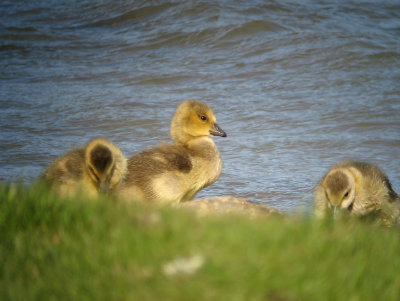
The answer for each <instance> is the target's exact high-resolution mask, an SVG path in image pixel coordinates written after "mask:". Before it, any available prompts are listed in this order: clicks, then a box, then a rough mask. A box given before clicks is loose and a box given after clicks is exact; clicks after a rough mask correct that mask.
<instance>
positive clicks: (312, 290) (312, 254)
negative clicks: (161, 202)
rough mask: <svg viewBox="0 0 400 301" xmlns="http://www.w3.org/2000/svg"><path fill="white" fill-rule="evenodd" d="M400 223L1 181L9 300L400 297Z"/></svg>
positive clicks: (2, 293) (1, 287) (0, 291)
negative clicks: (212, 208)
mask: <svg viewBox="0 0 400 301" xmlns="http://www.w3.org/2000/svg"><path fill="white" fill-rule="evenodd" d="M399 254H400V241H399V231H398V229H396V228H383V227H378V226H374V225H372V224H368V223H359V222H355V221H350V222H337V223H332V222H331V221H324V222H319V221H315V220H312V219H306V218H296V217H292V218H288V219H265V220H262V219H258V220H250V219H247V218H246V217H239V216H212V217H207V218H197V217H196V216H195V215H193V214H191V213H190V212H184V211H179V210H173V209H171V208H157V207H152V206H145V205H142V204H123V203H116V202H114V201H112V200H110V199H105V198H102V199H99V200H97V201H83V200H79V199H74V200H60V199H57V198H56V197H55V196H54V195H53V194H51V193H49V192H46V191H44V190H43V189H40V188H38V187H31V188H22V187H15V186H10V185H3V186H0V299H1V300H229V301H235V300H238V301H239V300H271V301H292V300H352V301H357V300H363V301H365V300H400V275H399V270H400V256H399Z"/></svg>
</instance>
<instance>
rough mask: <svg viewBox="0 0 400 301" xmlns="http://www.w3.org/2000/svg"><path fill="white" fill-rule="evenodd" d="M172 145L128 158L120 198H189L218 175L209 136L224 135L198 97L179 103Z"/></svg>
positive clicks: (217, 159)
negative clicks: (125, 176) (126, 173)
mask: <svg viewBox="0 0 400 301" xmlns="http://www.w3.org/2000/svg"><path fill="white" fill-rule="evenodd" d="M170 134H171V138H172V140H173V141H174V143H173V144H165V145H160V146H157V147H154V148H151V149H148V150H145V151H143V152H141V153H139V154H137V155H135V156H133V157H132V158H130V159H129V160H128V175H127V178H126V180H125V181H124V183H122V185H121V186H120V188H119V189H118V191H117V195H118V196H119V197H120V198H123V199H127V200H142V201H154V202H166V203H179V202H184V201H187V200H190V199H192V198H193V196H194V195H195V194H196V193H197V192H198V191H199V190H201V189H202V188H204V187H206V186H208V185H210V184H212V183H214V182H215V181H216V180H217V179H218V177H219V175H220V174H221V169H222V161H221V157H220V154H219V152H218V149H217V147H216V145H215V143H214V141H213V139H212V138H211V137H212V136H221V137H226V134H225V132H224V131H223V130H222V129H221V128H220V127H219V126H218V125H217V123H216V117H215V115H214V113H213V111H212V110H211V108H210V107H209V106H208V105H206V104H205V103H203V102H201V101H198V100H186V101H184V102H182V103H181V104H180V105H179V106H178V108H177V110H176V113H175V115H174V117H173V119H172V121H171V126H170Z"/></svg>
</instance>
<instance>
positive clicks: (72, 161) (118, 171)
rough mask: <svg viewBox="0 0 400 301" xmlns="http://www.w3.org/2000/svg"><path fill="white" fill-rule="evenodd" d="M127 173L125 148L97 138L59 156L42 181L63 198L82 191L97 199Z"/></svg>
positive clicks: (116, 184) (119, 181) (115, 185)
mask: <svg viewBox="0 0 400 301" xmlns="http://www.w3.org/2000/svg"><path fill="white" fill-rule="evenodd" d="M126 173H127V159H126V158H125V156H124V155H123V153H122V151H121V150H120V149H119V148H118V147H117V146H116V145H114V144H113V143H111V142H110V141H109V140H107V139H105V138H95V139H92V140H91V141H89V142H88V144H87V145H86V146H84V147H81V148H77V149H74V150H72V151H70V152H68V153H67V154H66V155H64V156H62V157H60V158H58V159H56V160H55V161H54V162H53V163H52V164H51V165H50V166H49V167H48V168H47V170H46V171H45V172H44V174H43V175H42V180H44V182H45V183H47V184H48V185H49V186H50V187H52V188H54V189H55V191H56V193H57V194H58V195H59V196H60V197H64V198H65V197H73V196H76V195H77V194H82V195H84V196H86V197H88V198H90V199H94V198H97V197H98V196H99V193H102V194H108V193H110V192H111V191H112V190H113V189H115V188H116V187H117V186H118V185H119V184H120V183H121V182H122V181H123V179H124V178H125V175H126Z"/></svg>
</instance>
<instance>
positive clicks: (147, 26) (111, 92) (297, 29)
mask: <svg viewBox="0 0 400 301" xmlns="http://www.w3.org/2000/svg"><path fill="white" fill-rule="evenodd" d="M0 16H1V18H0V116H1V120H0V128H1V131H0V181H1V182H12V181H16V180H23V181H24V182H27V183H30V182H31V181H32V180H33V179H35V177H37V176H38V175H39V174H40V173H41V172H42V171H43V169H44V168H45V166H46V165H47V164H49V163H50V162H51V161H52V160H53V159H54V158H56V157H57V156H59V155H61V154H63V153H65V152H66V151H68V150H69V149H71V148H73V147H76V146H79V145H82V144H85V143H86V142H87V141H88V140H89V139H90V138H92V137H95V136H106V137H108V138H110V139H111V140H112V141H113V142H115V143H116V144H117V145H119V146H120V147H121V148H122V150H123V151H124V153H125V154H126V155H127V156H131V155H134V154H135V153H137V152H139V151H140V150H142V149H144V148H146V147H150V146H152V145H155V144H157V143H159V142H162V141H167V140H168V139H169V136H168V133H169V130H168V127H169V122H170V120H171V117H172V115H173V113H174V111H175V108H176V106H177V104H178V103H180V102H181V101H182V100H184V99H188V98H195V99H201V100H203V101H205V102H207V103H208V104H209V105H210V106H211V107H212V108H213V110H214V112H215V113H216V115H217V118H218V123H219V124H220V126H221V127H222V128H223V129H224V130H225V131H226V132H227V133H228V137H227V138H219V137H217V138H215V141H216V143H217V145H218V147H219V150H220V153H221V156H222V159H223V162H224V167H223V173H222V175H221V177H220V179H219V180H218V181H217V182H216V183H215V184H214V185H212V186H210V187H208V188H206V189H204V190H203V191H201V192H200V193H199V194H198V196H199V197H203V196H212V195H227V194H229V195H236V196H238V197H247V198H249V199H251V200H253V201H256V202H264V203H266V204H268V205H270V206H273V207H275V208H278V209H281V210H284V211H286V212H292V211H294V210H297V209H298V208H310V207H311V206H312V193H311V192H312V189H313V187H314V185H315V184H316V183H317V182H318V180H319V179H320V178H321V177H322V176H323V174H324V173H325V172H326V170H327V169H328V168H329V167H330V166H331V165H333V164H334V163H336V162H337V161H339V160H341V159H343V158H353V159H360V160H366V161H370V162H373V163H376V164H378V165H379V166H381V167H382V169H384V170H385V172H386V173H387V174H388V175H389V178H390V179H391V181H392V183H393V186H394V188H395V189H396V190H397V191H399V192H400V164H399V150H400V114H399V113H400V84H399V82H400V68H399V67H400V1H329V0H326V1H324V0H318V1H239V0H236V1H223V0H219V1H173V0H170V1H122V0H119V1H70V0H68V1H67V0H65V1H58V0H57V1H55V0H54V1H48V0H46V1H44V0H38V1H4V0H3V1H2V2H1V3H0Z"/></svg>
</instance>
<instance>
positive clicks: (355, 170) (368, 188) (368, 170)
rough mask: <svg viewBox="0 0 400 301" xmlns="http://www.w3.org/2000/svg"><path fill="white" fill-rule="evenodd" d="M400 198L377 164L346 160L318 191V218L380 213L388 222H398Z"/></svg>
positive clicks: (316, 211)
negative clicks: (330, 214)
mask: <svg viewBox="0 0 400 301" xmlns="http://www.w3.org/2000/svg"><path fill="white" fill-rule="evenodd" d="M399 203H400V198H399V196H398V194H397V193H396V192H395V191H394V190H393V188H392V185H391V183H390V181H389V179H388V177H387V176H386V174H385V173H384V172H383V171H382V170H381V169H380V168H379V167H378V166H376V165H373V164H369V163H364V162H355V161H342V162H340V163H338V164H337V165H335V166H333V167H332V168H331V169H330V170H329V171H328V173H327V174H326V175H325V176H324V177H323V178H322V179H321V181H320V182H319V183H318V185H317V186H316V188H315V192H314V205H315V215H316V216H317V217H323V216H326V215H327V214H328V213H329V212H333V213H334V215H337V214H338V213H339V212H347V213H349V214H350V215H354V216H367V215H370V214H372V213H373V214H376V215H377V216H381V217H382V219H383V220H384V222H385V223H386V222H397V219H398V216H399V214H400V210H399Z"/></svg>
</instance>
